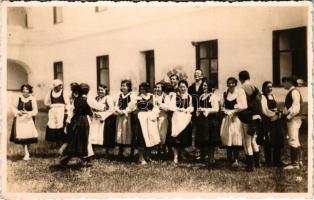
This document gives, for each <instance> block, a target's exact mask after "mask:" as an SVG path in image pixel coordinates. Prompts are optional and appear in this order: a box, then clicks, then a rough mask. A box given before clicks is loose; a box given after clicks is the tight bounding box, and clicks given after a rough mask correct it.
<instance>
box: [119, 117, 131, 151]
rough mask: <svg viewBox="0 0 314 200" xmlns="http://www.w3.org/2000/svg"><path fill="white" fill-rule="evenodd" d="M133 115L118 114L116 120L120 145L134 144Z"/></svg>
mask: <svg viewBox="0 0 314 200" xmlns="http://www.w3.org/2000/svg"><path fill="white" fill-rule="evenodd" d="M131 115H132V114H128V115H127V116H125V115H118V116H117V120H116V129H117V131H116V132H117V134H116V143H117V144H118V145H120V146H131V144H132V137H133V134H132V120H131Z"/></svg>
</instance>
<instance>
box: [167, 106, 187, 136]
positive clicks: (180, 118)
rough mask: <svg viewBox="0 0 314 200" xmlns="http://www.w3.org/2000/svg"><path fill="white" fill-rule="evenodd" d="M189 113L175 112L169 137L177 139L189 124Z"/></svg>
mask: <svg viewBox="0 0 314 200" xmlns="http://www.w3.org/2000/svg"><path fill="white" fill-rule="evenodd" d="M191 117H192V115H191V113H185V112H179V111H175V112H174V113H173V115H172V130H171V136H172V137H177V136H178V135H179V134H180V133H181V132H182V131H183V130H184V129H185V128H186V127H187V126H188V125H189V123H190V122H191Z"/></svg>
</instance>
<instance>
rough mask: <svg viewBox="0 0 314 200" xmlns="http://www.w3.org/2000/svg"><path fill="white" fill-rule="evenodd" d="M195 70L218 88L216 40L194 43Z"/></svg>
mask: <svg viewBox="0 0 314 200" xmlns="http://www.w3.org/2000/svg"><path fill="white" fill-rule="evenodd" d="M193 44H195V48H196V69H200V70H201V71H202V72H203V75H204V77H206V78H207V79H208V80H209V81H210V82H211V83H212V84H213V86H214V87H215V88H218V40H210V41H205V42H196V43H193Z"/></svg>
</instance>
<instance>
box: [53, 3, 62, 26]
mask: <svg viewBox="0 0 314 200" xmlns="http://www.w3.org/2000/svg"><path fill="white" fill-rule="evenodd" d="M58 9H60V13H61V14H60V15H61V17H60V19H58ZM61 23H63V9H62V7H60V6H54V7H53V24H54V25H56V24H61Z"/></svg>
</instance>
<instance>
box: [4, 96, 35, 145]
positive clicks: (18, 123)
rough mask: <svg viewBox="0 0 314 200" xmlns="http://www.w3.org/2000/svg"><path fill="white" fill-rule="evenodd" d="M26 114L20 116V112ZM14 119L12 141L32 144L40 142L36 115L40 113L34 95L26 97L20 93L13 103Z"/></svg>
mask: <svg viewBox="0 0 314 200" xmlns="http://www.w3.org/2000/svg"><path fill="white" fill-rule="evenodd" d="M20 111H24V112H25V114H23V115H22V116H19V115H18V113H19V112H20ZM13 113H14V119H13V124H12V129H11V136H10V141H11V142H14V143H16V144H32V143H37V142H38V132H37V130H36V128H35V123H34V119H35V118H34V117H35V116H36V115H37V113H38V109H37V103H36V99H35V98H34V96H32V95H30V96H29V97H27V98H25V97H24V96H23V95H20V96H19V97H18V98H17V101H16V102H15V103H14V105H13Z"/></svg>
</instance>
